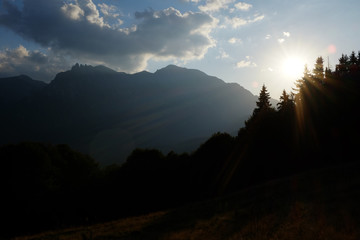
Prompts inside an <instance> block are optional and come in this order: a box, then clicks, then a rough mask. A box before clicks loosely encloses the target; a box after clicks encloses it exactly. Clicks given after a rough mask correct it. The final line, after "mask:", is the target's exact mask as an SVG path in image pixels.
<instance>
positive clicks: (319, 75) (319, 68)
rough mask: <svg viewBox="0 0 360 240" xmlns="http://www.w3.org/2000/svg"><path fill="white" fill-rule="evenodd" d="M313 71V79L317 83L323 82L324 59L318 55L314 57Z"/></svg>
mask: <svg viewBox="0 0 360 240" xmlns="http://www.w3.org/2000/svg"><path fill="white" fill-rule="evenodd" d="M313 73H314V80H315V81H316V82H318V83H323V82H324V59H323V58H322V57H318V58H317V59H316V63H315V67H314V70H313Z"/></svg>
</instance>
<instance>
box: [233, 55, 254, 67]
mask: <svg viewBox="0 0 360 240" xmlns="http://www.w3.org/2000/svg"><path fill="white" fill-rule="evenodd" d="M245 58H246V60H241V61H240V62H237V63H236V67H237V68H248V67H257V64H256V63H255V62H253V61H251V58H250V56H246V57H245Z"/></svg>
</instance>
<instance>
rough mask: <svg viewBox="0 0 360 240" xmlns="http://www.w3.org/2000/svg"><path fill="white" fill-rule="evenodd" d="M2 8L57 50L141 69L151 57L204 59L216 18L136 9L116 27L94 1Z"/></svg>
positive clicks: (8, 22) (28, 1)
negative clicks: (130, 21) (130, 22)
mask: <svg viewBox="0 0 360 240" xmlns="http://www.w3.org/2000/svg"><path fill="white" fill-rule="evenodd" d="M3 8H4V10H5V13H4V14H2V15H0V25H2V26H4V27H7V28H9V29H11V30H13V31H14V32H16V33H18V34H19V35H21V36H22V37H24V38H26V39H28V40H31V41H35V42H36V43H38V44H40V45H42V46H43V47H49V48H51V50H52V51H53V52H55V53H57V54H60V55H63V56H71V57H72V58H74V59H77V60H79V61H84V62H88V63H104V64H107V65H109V66H111V67H116V68H117V69H119V70H123V71H130V72H131V71H138V70H142V69H144V68H145V67H146V64H147V61H148V60H149V59H151V58H156V59H167V58H177V59H183V60H187V59H194V58H201V57H203V56H204V54H205V53H206V52H207V49H208V48H209V47H212V46H214V40H213V39H212V38H211V37H210V35H209V33H210V31H211V29H212V28H213V27H214V26H215V24H216V21H215V20H214V19H213V18H212V17H211V16H209V15H208V14H206V13H193V12H187V13H180V12H179V11H178V10H176V9H174V8H168V9H164V10H162V11H153V10H147V11H144V12H137V13H135V17H136V20H137V24H136V25H134V26H133V27H129V28H116V27H114V26H110V25H109V24H108V23H107V22H106V21H105V20H104V18H103V17H101V16H100V13H99V10H98V9H97V7H96V5H95V4H94V3H93V2H92V0H77V1H75V2H72V3H70V2H67V3H64V1H60V0H52V1H49V0H24V1H23V8H22V9H21V10H20V9H18V8H16V7H15V6H14V5H13V4H12V3H11V1H9V0H4V1H3ZM118 21H119V22H121V19H118ZM119 25H120V24H119ZM119 25H117V26H118V27H119Z"/></svg>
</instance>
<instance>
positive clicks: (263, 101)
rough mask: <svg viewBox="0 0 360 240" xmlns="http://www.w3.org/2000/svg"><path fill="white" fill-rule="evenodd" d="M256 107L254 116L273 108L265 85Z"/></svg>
mask: <svg viewBox="0 0 360 240" xmlns="http://www.w3.org/2000/svg"><path fill="white" fill-rule="evenodd" d="M256 106H257V108H255V109H254V112H253V115H256V114H257V113H259V112H261V111H266V110H269V109H270V108H271V103H270V94H269V93H268V91H267V88H266V87H265V84H263V86H262V88H261V91H260V95H259V99H258V101H257V102H256Z"/></svg>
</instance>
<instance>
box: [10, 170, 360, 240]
mask: <svg viewBox="0 0 360 240" xmlns="http://www.w3.org/2000/svg"><path fill="white" fill-rule="evenodd" d="M359 171H360V164H359V163H349V164H343V165H335V166H331V167H327V168H324V169H321V170H312V171H309V172H306V173H302V174H299V175H295V176H292V177H288V178H283V179H278V180H273V181H270V182H268V183H266V184H262V185H258V186H255V187H251V188H247V189H245V190H242V191H240V192H237V193H234V194H232V195H230V196H227V197H221V198H217V199H213V200H208V201H204V202H198V203H194V204H190V205H188V206H185V207H182V208H178V209H173V210H168V211H163V212H157V213H152V214H149V215H144V216H140V217H132V218H127V219H121V220H118V221H113V222H108V223H103V224H98V225H93V226H87V227H79V228H72V229H66V230H62V231H54V232H47V233H43V234H39V235H35V236H28V237H21V238H20V237H19V238H16V239H17V240H30V239H62V240H67V239H74V240H76V239H79V240H83V239H118V240H120V239H164V240H165V239H168V240H170V239H214V240H215V239H244V240H250V239H252V240H257V239H259V240H260V239H278V240H282V239H283V240H288V239H319V240H323V239H324V240H325V239H326V240H333V239H334V240H335V239H339V240H340V239H341V240H346V239H349V240H350V239H358V238H359V237H360V230H359V229H360V207H359V205H358V203H359V201H360V194H359V191H358V186H359V184H360V175H359V174H358V173H359Z"/></svg>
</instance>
